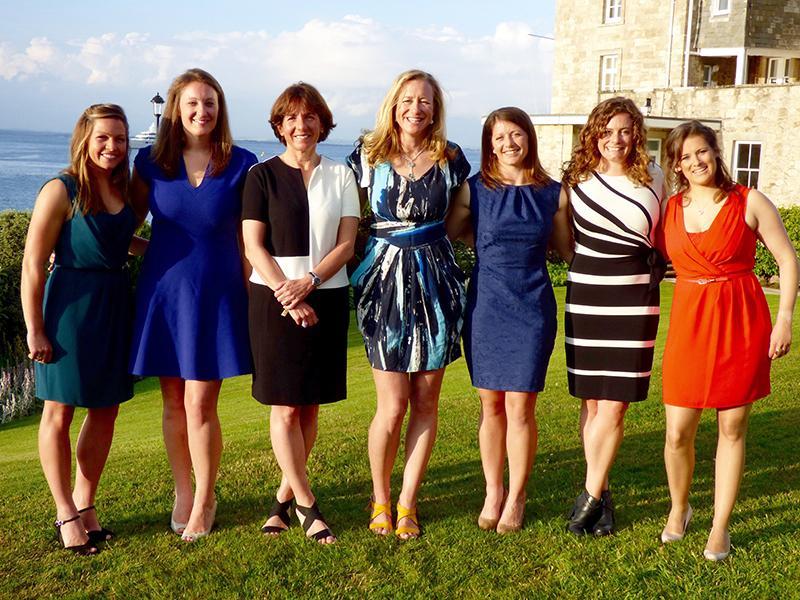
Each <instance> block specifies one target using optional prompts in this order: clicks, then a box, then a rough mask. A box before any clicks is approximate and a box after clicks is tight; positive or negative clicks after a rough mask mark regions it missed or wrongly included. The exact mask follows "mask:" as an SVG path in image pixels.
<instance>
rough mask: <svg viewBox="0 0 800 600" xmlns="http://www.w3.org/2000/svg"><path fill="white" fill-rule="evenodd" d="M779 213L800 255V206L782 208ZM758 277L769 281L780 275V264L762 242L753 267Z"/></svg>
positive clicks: (758, 244) (758, 245)
mask: <svg viewBox="0 0 800 600" xmlns="http://www.w3.org/2000/svg"><path fill="white" fill-rule="evenodd" d="M778 213H779V214H780V216H781V219H782V220H783V225H784V226H785V227H786V232H787V233H788V234H789V239H790V240H791V241H792V244H793V245H794V249H795V252H798V253H800V206H791V207H781V208H778ZM753 271H754V272H755V274H756V277H758V278H759V279H762V280H765V281H769V279H770V278H771V277H774V276H776V275H777V274H778V264H777V263H776V262H775V259H774V258H773V257H772V254H770V252H769V250H767V248H766V246H764V244H762V243H761V242H758V243H757V245H756V263H755V266H754V267H753Z"/></svg>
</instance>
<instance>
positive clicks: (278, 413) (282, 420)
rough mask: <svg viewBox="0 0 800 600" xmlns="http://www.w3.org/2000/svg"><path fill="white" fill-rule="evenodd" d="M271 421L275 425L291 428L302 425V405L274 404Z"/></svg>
mask: <svg viewBox="0 0 800 600" xmlns="http://www.w3.org/2000/svg"><path fill="white" fill-rule="evenodd" d="M270 410H271V411H272V412H271V414H270V422H271V424H272V425H273V426H279V427H283V428H285V429H291V428H292V427H297V426H299V425H300V413H301V410H300V407H297V406H273V407H272V408H271V409H270Z"/></svg>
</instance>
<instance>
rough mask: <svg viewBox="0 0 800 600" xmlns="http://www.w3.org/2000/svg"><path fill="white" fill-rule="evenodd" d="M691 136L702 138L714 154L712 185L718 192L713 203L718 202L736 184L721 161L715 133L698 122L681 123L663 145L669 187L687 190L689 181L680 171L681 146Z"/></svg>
mask: <svg viewBox="0 0 800 600" xmlns="http://www.w3.org/2000/svg"><path fill="white" fill-rule="evenodd" d="M693 136H699V137H702V138H703V139H704V140H705V142H706V144H708V147H709V148H711V150H712V151H713V152H714V154H716V163H717V169H716V172H715V173H714V185H715V186H716V187H717V188H718V190H719V191H718V192H717V194H715V201H717V202H719V201H720V200H722V199H723V198H725V197H727V195H728V192H730V191H731V190H732V189H733V188H734V187H735V186H736V183H734V181H733V179H732V178H731V174H730V172H729V171H728V168H727V167H726V166H725V163H724V162H723V160H722V153H721V152H720V148H719V142H718V141H717V134H716V132H715V131H714V130H713V129H711V127H709V126H707V125H703V124H702V123H701V122H700V121H696V120H692V121H687V122H685V123H681V124H680V125H678V126H677V127H676V128H675V129H673V130H672V131H670V132H669V135H667V140H666V142H665V144H664V145H665V146H666V147H667V148H666V150H667V165H668V168H667V177H668V178H669V182H670V185H672V187H673V188H674V189H675V191H676V192H683V191H685V190H687V189H689V181H688V180H687V179H686V177H685V176H684V174H683V172H682V171H681V168H680V164H681V156H683V144H684V142H685V141H686V140H687V139H688V138H690V137H693Z"/></svg>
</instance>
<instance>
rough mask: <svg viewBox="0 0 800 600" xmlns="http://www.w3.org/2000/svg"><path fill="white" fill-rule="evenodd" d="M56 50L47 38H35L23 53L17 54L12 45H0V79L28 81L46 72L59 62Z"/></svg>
mask: <svg viewBox="0 0 800 600" xmlns="http://www.w3.org/2000/svg"><path fill="white" fill-rule="evenodd" d="M55 58H56V49H55V47H54V46H53V44H52V43H51V42H50V41H49V40H48V39H47V38H45V37H35V38H33V39H31V41H30V44H29V45H28V47H27V48H26V49H25V50H24V51H23V52H15V51H14V50H13V49H12V47H11V44H8V43H2V44H0V77H2V78H4V79H7V80H11V79H27V78H28V77H30V76H31V75H35V74H37V73H39V72H42V71H43V70H45V69H46V68H47V67H48V66H49V65H55V64H56V63H57V61H56V60H55Z"/></svg>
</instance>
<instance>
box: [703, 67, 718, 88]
mask: <svg viewBox="0 0 800 600" xmlns="http://www.w3.org/2000/svg"><path fill="white" fill-rule="evenodd" d="M717 69H718V67H716V66H715V65H703V87H714V73H716V72H717Z"/></svg>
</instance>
